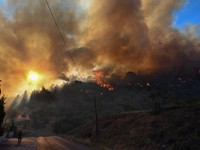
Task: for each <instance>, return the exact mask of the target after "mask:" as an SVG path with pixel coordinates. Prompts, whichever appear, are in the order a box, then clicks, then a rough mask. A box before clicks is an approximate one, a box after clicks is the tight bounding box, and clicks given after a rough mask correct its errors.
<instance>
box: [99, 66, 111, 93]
mask: <svg viewBox="0 0 200 150" xmlns="http://www.w3.org/2000/svg"><path fill="white" fill-rule="evenodd" d="M104 72H105V70H104V71H95V75H96V76H95V80H96V82H97V84H98V85H100V86H101V87H104V88H108V89H109V90H110V91H111V90H113V86H112V85H110V84H109V83H107V82H106V81H102V80H104V75H103V74H104Z"/></svg>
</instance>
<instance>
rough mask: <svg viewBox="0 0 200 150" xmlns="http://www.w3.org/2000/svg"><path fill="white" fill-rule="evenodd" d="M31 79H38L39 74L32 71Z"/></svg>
mask: <svg viewBox="0 0 200 150" xmlns="http://www.w3.org/2000/svg"><path fill="white" fill-rule="evenodd" d="M29 79H31V80H32V81H37V80H38V75H37V74H36V73H32V74H30V75H29Z"/></svg>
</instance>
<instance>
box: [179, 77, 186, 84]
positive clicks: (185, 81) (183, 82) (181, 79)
mask: <svg viewBox="0 0 200 150" xmlns="http://www.w3.org/2000/svg"><path fill="white" fill-rule="evenodd" d="M178 79H179V80H180V81H181V82H182V83H185V82H186V81H183V80H182V79H181V78H178Z"/></svg>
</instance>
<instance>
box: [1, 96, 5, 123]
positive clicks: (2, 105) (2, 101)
mask: <svg viewBox="0 0 200 150" xmlns="http://www.w3.org/2000/svg"><path fill="white" fill-rule="evenodd" d="M5 100H6V97H5V96H2V97H1V99H0V126H1V125H2V123H3V119H4V117H5V115H6V113H5V110H4V105H5Z"/></svg>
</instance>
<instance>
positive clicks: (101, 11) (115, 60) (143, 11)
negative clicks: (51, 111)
mask: <svg viewBox="0 0 200 150" xmlns="http://www.w3.org/2000/svg"><path fill="white" fill-rule="evenodd" d="M81 2H82V1H81ZM85 2H87V3H89V7H87V8H86V9H85V8H84V7H83V6H82V5H80V3H79V1H75V0H74V1H73V0H67V1H61V0H58V1H53V0H49V4H50V7H51V8H52V11H53V13H54V15H55V18H56V20H57V23H58V25H59V27H60V30H61V32H62V34H63V36H64V39H65V41H66V43H67V46H68V50H69V51H70V52H71V55H72V57H73V59H74V62H75V63H76V65H77V67H78V69H79V71H80V73H81V75H82V76H83V77H84V78H86V77H87V76H94V72H93V71H94V70H101V69H105V68H107V70H109V72H108V71H107V74H108V76H110V77H111V76H125V75H126V73H127V72H129V71H132V72H135V73H137V72H138V70H140V71H141V72H142V73H143V74H154V73H158V72H159V73H162V72H168V71H170V70H172V69H173V68H183V69H184V73H190V72H192V70H193V69H199V68H198V67H199V64H200V63H199V58H200V57H199V55H200V54H199V50H200V46H199V45H200V40H199V37H198V36H196V34H195V32H196V30H197V28H198V26H193V25H188V26H186V27H185V32H184V33H182V32H180V31H179V30H178V29H176V28H173V27H172V23H173V15H172V14H173V12H174V11H177V10H179V9H180V8H181V7H182V5H183V4H184V3H185V2H186V0H176V1H173V0H162V1H160V0H148V1H146V0H109V1H108V0H101V1H98V0H92V1H90V2H88V1H85ZM1 7H2V9H1V11H0V18H1V25H0V41H1V45H0V63H1V64H3V65H1V66H0V72H1V80H2V81H3V87H4V88H3V91H2V92H3V93H7V94H10V93H12V94H13V93H14V94H17V93H18V91H24V90H26V89H27V88H28V87H30V86H33V85H32V83H29V82H27V74H28V72H29V71H34V72H37V73H38V74H39V75H40V79H41V80H40V81H38V83H37V86H38V87H41V86H42V85H50V84H52V83H54V82H56V79H64V80H66V81H68V80H70V79H69V78H70V76H72V75H74V76H78V73H77V72H76V69H75V67H74V65H73V62H72V60H71V58H70V56H69V53H68V51H67V49H66V48H65V46H64V44H63V41H62V40H61V38H60V35H59V32H58V31H57V29H56V26H55V24H54V22H53V20H52V17H51V15H50V12H49V10H48V8H47V6H46V3H45V1H43V0H35V1H32V0H26V1H23V0H7V1H6V2H5V3H3V4H2V5H1ZM37 86H36V87H35V85H34V88H38V87H37Z"/></svg>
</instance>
